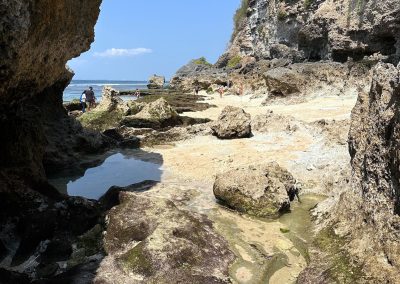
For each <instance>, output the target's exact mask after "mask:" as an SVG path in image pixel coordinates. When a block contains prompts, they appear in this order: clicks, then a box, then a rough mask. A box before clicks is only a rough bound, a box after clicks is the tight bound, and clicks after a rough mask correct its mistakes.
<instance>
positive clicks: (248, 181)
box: [214, 162, 298, 217]
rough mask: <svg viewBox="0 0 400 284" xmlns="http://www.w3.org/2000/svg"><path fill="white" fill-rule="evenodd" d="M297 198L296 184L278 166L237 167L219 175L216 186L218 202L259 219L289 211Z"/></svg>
mask: <svg viewBox="0 0 400 284" xmlns="http://www.w3.org/2000/svg"><path fill="white" fill-rule="evenodd" d="M297 194H298V188H297V185H296V180H295V179H294V178H293V176H292V175H291V174H290V173H289V172H288V171H287V170H286V169H284V168H281V167H280V166H279V165H278V164H277V163H275V162H273V163H268V164H265V165H260V166H246V167H245V166H244V167H238V168H236V169H233V170H230V171H227V172H224V173H221V174H218V175H217V177H216V180H215V183H214V195H215V197H216V198H217V199H218V200H219V201H221V202H222V203H223V204H225V205H227V206H229V207H230V208H233V209H235V210H238V211H239V212H245V213H248V214H250V215H254V216H259V217H276V216H279V214H281V213H284V212H287V211H289V210H290V202H291V201H293V200H294V198H295V196H296V195H297Z"/></svg>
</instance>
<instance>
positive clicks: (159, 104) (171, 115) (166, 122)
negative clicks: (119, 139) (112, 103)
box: [121, 98, 181, 129]
mask: <svg viewBox="0 0 400 284" xmlns="http://www.w3.org/2000/svg"><path fill="white" fill-rule="evenodd" d="M180 123H181V120H180V118H179V115H178V114H177V112H176V111H175V110H174V109H173V108H172V107H171V106H170V105H169V104H168V102H167V101H166V100H165V99H164V98H160V99H158V100H157V101H155V102H151V103H149V104H147V105H146V106H145V107H143V109H142V110H141V111H140V112H138V113H137V114H135V115H130V116H126V117H124V119H123V120H122V121H121V125H124V126H128V127H136V128H154V129H158V128H163V127H167V126H174V125H177V124H180Z"/></svg>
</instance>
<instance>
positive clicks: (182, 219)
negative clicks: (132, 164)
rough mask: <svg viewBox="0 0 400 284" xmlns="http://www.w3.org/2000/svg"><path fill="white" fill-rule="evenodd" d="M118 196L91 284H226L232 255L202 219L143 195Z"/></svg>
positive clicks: (206, 221) (171, 203)
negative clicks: (102, 257) (92, 283)
mask: <svg viewBox="0 0 400 284" xmlns="http://www.w3.org/2000/svg"><path fill="white" fill-rule="evenodd" d="M119 198H120V203H121V205H119V206H117V207H114V208H112V209H111V210H110V212H109V214H108V220H109V221H108V229H107V233H106V235H105V238H104V247H105V250H106V252H107V257H106V258H105V259H104V260H103V261H102V263H101V265H100V267H99V269H98V270H97V276H96V279H95V283H198V284H200V283H230V282H229V280H228V279H229V276H228V274H229V267H230V265H231V264H232V262H233V261H234V259H235V257H234V255H233V253H232V252H231V251H230V250H229V248H228V244H227V242H226V241H225V240H224V239H223V238H222V237H221V236H219V235H218V234H217V233H216V232H215V231H214V229H213V226H212V223H211V222H210V221H209V220H208V219H207V217H205V216H204V215H198V214H194V213H191V212H189V211H185V210H181V209H178V208H177V207H176V206H175V204H174V203H173V202H171V201H168V200H164V199H160V198H155V197H150V196H145V195H144V193H139V194H138V193H130V192H121V193H120V195H119ZM115 279H118V281H117V282H115Z"/></svg>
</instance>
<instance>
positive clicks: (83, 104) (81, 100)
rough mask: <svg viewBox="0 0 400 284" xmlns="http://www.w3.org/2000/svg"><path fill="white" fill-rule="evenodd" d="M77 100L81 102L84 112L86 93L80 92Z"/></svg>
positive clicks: (83, 111)
mask: <svg viewBox="0 0 400 284" xmlns="http://www.w3.org/2000/svg"><path fill="white" fill-rule="evenodd" d="M79 101H80V102H81V106H82V113H85V112H86V94H85V92H83V93H82V95H81V98H80V99H79Z"/></svg>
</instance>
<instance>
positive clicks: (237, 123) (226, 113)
mask: <svg viewBox="0 0 400 284" xmlns="http://www.w3.org/2000/svg"><path fill="white" fill-rule="evenodd" d="M211 129H212V131H213V135H215V136H217V137H218V138H220V139H234V138H248V137H250V136H251V116H250V114H248V113H246V112H245V111H244V110H243V109H241V108H238V107H233V106H227V107H225V108H224V109H223V110H222V113H221V114H220V116H219V118H218V121H216V122H215V123H214V124H213V125H212V126H211Z"/></svg>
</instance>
